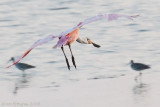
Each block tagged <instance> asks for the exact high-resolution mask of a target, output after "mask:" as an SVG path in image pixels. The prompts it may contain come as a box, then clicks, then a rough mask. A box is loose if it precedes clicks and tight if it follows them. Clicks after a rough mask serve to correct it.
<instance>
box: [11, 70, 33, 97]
mask: <svg viewBox="0 0 160 107" xmlns="http://www.w3.org/2000/svg"><path fill="white" fill-rule="evenodd" d="M30 78H31V76H30V75H27V74H26V73H25V72H23V73H22V75H21V76H20V78H18V79H17V80H16V82H15V86H14V90H13V94H17V93H18V90H20V89H22V88H27V87H28V86H29V85H28V83H29V79H30Z"/></svg>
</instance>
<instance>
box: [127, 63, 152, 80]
mask: <svg viewBox="0 0 160 107" xmlns="http://www.w3.org/2000/svg"><path fill="white" fill-rule="evenodd" d="M130 64H131V68H132V69H133V70H136V71H139V76H141V75H142V72H141V71H142V70H145V69H150V66H149V65H146V64H142V63H134V61H133V60H131V62H130ZM139 76H136V78H135V80H137V78H138V77H139Z"/></svg>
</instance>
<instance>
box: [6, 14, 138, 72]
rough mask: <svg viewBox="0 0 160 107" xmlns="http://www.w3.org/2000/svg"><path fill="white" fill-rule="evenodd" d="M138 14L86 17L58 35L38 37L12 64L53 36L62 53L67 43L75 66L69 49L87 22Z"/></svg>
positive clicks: (131, 17) (110, 19)
mask: <svg viewBox="0 0 160 107" xmlns="http://www.w3.org/2000/svg"><path fill="white" fill-rule="evenodd" d="M137 16H139V15H134V16H128V15H123V14H101V15H97V16H94V17H91V18H88V19H86V20H84V21H83V22H79V24H77V25H76V26H74V27H73V28H70V29H68V30H66V31H64V32H62V33H60V34H58V35H56V36H55V35H49V36H48V37H45V38H43V39H40V40H38V41H36V42H35V43H34V44H33V45H32V46H31V47H30V48H29V49H28V50H27V51H26V52H25V53H24V54H23V55H22V56H21V57H19V58H18V59H17V60H16V61H15V62H14V63H13V64H12V65H15V64H16V63H18V62H19V61H20V60H21V59H22V58H24V57H25V56H26V55H27V54H28V53H29V52H30V51H31V50H32V49H34V48H35V47H37V46H39V45H42V44H44V43H47V42H49V41H51V40H54V39H55V38H59V40H58V43H57V44H56V45H55V46H54V48H61V49H62V51H63V53H64V48H63V46H65V45H68V46H69V49H70V51H71V55H72V62H73V65H74V66H75V68H76V63H75V59H74V56H73V53H72V50H71V44H72V43H73V42H75V41H76V40H77V39H78V38H79V29H80V28H81V27H82V26H84V25H86V24H89V23H92V22H95V21H98V20H101V19H107V20H108V21H112V20H117V19H118V18H121V17H125V18H127V19H131V20H133V18H136V17H137ZM88 41H89V42H88V43H89V44H93V45H94V46H97V47H98V45H96V44H95V43H93V42H92V43H91V41H90V40H89V39H88ZM64 56H65V59H66V63H67V67H68V69H69V70H70V65H69V62H68V59H67V57H66V55H65V53H64ZM12 65H10V66H8V67H7V68H9V67H11V66H12Z"/></svg>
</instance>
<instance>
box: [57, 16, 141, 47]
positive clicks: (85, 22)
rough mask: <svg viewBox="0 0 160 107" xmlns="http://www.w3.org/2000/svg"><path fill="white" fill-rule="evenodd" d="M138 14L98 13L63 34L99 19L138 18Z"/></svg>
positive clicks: (63, 43) (59, 44)
mask: <svg viewBox="0 0 160 107" xmlns="http://www.w3.org/2000/svg"><path fill="white" fill-rule="evenodd" d="M138 16H139V15H134V16H128V15H123V14H102V15H97V16H94V17H91V18H88V19H86V20H84V21H83V22H80V23H79V24H78V25H76V26H75V27H73V28H71V29H68V30H66V31H64V32H62V33H61V36H66V35H68V34H69V33H71V32H73V31H74V30H76V29H78V28H80V27H82V26H84V25H86V24H89V23H92V22H95V21H98V20H102V19H107V20H108V21H112V20H117V19H118V18H120V17H125V18H127V19H131V20H133V18H136V17H138ZM61 39H63V40H61ZM61 39H60V41H67V39H64V38H61ZM65 43H66V42H58V43H57V44H56V46H54V48H57V47H61V46H62V45H65Z"/></svg>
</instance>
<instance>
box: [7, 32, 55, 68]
mask: <svg viewBox="0 0 160 107" xmlns="http://www.w3.org/2000/svg"><path fill="white" fill-rule="evenodd" d="M56 37H57V36H53V35H50V36H48V37H45V38H43V39H39V40H38V41H36V42H35V43H34V44H33V45H32V46H31V47H30V48H29V49H28V50H27V51H26V52H25V53H24V54H23V55H22V56H20V57H19V58H18V59H17V60H16V61H15V62H14V63H13V64H12V65H15V64H16V63H18V62H19V61H20V60H21V59H22V58H24V57H25V56H26V55H27V54H29V53H30V52H31V50H32V49H34V48H35V47H37V46H39V45H42V44H44V43H47V42H49V41H51V40H53V39H55V38H56ZM12 65H9V66H8V67H7V68H9V67H11V66H12Z"/></svg>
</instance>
